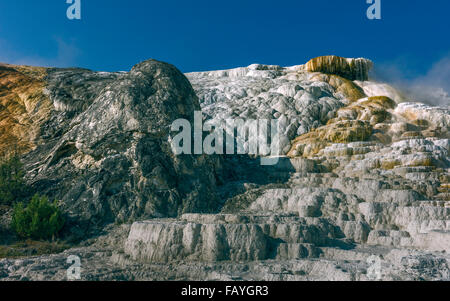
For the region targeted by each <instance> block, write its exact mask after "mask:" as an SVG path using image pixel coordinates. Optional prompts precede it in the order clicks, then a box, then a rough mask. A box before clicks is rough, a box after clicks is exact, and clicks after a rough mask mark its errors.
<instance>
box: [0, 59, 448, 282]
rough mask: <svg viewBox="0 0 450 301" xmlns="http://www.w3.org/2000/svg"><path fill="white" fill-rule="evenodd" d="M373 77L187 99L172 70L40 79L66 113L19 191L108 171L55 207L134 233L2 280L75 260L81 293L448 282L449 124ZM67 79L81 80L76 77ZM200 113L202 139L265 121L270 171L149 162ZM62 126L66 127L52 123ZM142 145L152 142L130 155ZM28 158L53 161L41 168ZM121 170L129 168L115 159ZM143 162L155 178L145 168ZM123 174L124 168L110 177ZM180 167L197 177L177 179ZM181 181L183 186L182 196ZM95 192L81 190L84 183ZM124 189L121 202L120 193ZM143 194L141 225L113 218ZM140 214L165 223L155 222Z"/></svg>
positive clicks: (67, 73)
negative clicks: (182, 285)
mask: <svg viewBox="0 0 450 301" xmlns="http://www.w3.org/2000/svg"><path fill="white" fill-rule="evenodd" d="M371 65H372V64H371V62H370V61H368V60H365V59H344V58H338V57H334V56H332V57H321V58H316V59H313V60H311V61H310V62H309V63H307V64H306V65H299V66H293V67H287V68H283V67H279V66H266V65H251V66H248V67H244V68H237V69H231V70H223V71H211V72H197V73H189V74H186V77H187V79H188V80H189V82H190V85H189V83H188V82H187V80H186V79H185V78H184V77H183V76H182V75H180V74H179V73H178V72H177V71H176V70H175V69H174V68H173V67H170V66H168V65H165V64H159V63H156V62H147V63H143V64H141V65H138V66H137V67H134V68H133V70H132V71H131V72H130V73H127V74H123V73H114V74H98V73H92V72H89V71H80V70H77V71H74V70H53V71H52V72H53V73H51V72H50V73H49V74H50V75H49V76H50V78H59V80H50V81H48V80H47V82H49V83H53V84H52V85H50V87H58V88H57V89H56V88H54V89H53V90H50V91H53V92H52V93H50V95H56V96H53V98H51V97H50V99H53V105H54V107H57V106H60V107H63V108H66V110H65V111H64V112H65V113H64V114H63V115H59V114H60V113H58V114H56V115H54V117H53V118H56V119H55V120H57V118H60V119H58V120H61V121H62V124H64V122H67V123H68V124H70V125H71V126H69V127H67V128H63V129H68V130H67V131H66V132H64V131H65V130H63V133H62V134H60V136H58V139H55V136H53V137H54V138H52V139H54V140H51V141H54V142H53V144H51V145H52V146H51V147H50V146H47V147H46V148H45V149H47V150H48V151H47V152H43V151H42V149H39V147H38V148H37V149H35V150H33V151H32V152H30V153H27V154H26V155H25V157H24V158H25V159H26V160H30V162H34V163H33V164H34V165H35V166H40V168H41V172H40V173H36V174H33V169H30V174H29V177H30V181H31V182H32V183H33V179H34V177H37V178H39V179H43V178H44V177H45V178H46V179H47V180H46V181H50V179H52V177H54V178H58V177H59V175H60V174H64V172H65V171H66V170H67V169H66V167H65V166H71V167H70V170H76V171H77V172H79V170H84V172H85V173H87V174H88V175H90V174H91V173H92V174H93V173H94V171H95V173H97V174H98V173H99V172H104V170H106V171H108V172H110V173H112V174H113V175H114V174H116V171H117V170H122V171H123V173H121V174H120V175H118V176H117V177H115V178H114V179H115V180H113V181H106V183H109V184H108V185H106V187H107V188H108V187H112V188H113V189H112V188H111V189H109V190H108V189H106V191H108V193H105V194H102V192H104V191H105V190H104V188H103V189H95V187H96V186H95V185H91V184H89V185H90V186H88V185H86V186H83V189H81V188H80V190H84V189H86V187H90V188H91V187H92V190H89V191H91V194H89V195H88V194H84V193H81V194H80V195H82V197H78V198H69V197H67V198H65V199H64V200H65V202H66V204H68V205H67V206H68V207H66V208H71V209H70V210H73V211H74V212H78V214H79V212H91V211H90V209H88V208H89V206H84V205H83V206H78V207H71V206H73V205H71V204H78V202H80V201H79V200H83V202H86V203H87V204H89V203H92V204H94V205H95V206H99V208H102V206H105V205H104V204H105V203H108V204H118V203H120V204H124V205H123V206H119V205H118V207H117V208H121V209H120V210H119V211H111V212H114V214H116V212H120V216H121V217H122V216H131V217H133V218H137V219H138V221H136V222H134V223H130V222H127V220H126V219H125V220H124V221H125V224H124V225H122V226H113V225H110V226H108V227H106V228H105V234H104V235H103V236H100V237H96V238H93V239H91V240H88V241H85V242H83V243H82V244H81V245H80V246H79V247H78V248H74V249H71V250H68V251H65V252H64V253H62V254H57V255H52V256H44V257H35V258H27V259H23V260H21V261H17V260H0V279H1V277H3V278H4V279H53V280H59V279H64V277H65V274H64V273H65V268H67V264H65V263H64V262H65V259H66V258H67V256H68V255H69V254H74V255H79V256H80V257H81V259H82V264H83V269H84V270H83V275H82V277H83V279H91V280H99V279H108V280H112V279H116V280H117V279H120V280H142V279H145V280H187V279H189V280H376V279H378V280H450V269H449V264H450V263H449V260H450V191H449V187H450V183H449V179H450V173H449V172H450V169H449V168H450V159H449V150H450V134H449V127H450V110H449V108H447V107H431V106H427V105H425V104H420V103H416V102H413V100H409V102H405V99H404V97H403V96H402V93H401V92H399V91H397V90H396V89H394V88H393V87H390V86H389V85H388V84H386V83H377V82H373V81H370V80H369V77H368V70H369V69H370V67H371ZM154 68H155V69H154ZM74 72H75V73H74ZM80 72H81V73H82V74H83V77H80V76H78V75H76V74H79V73H80ZM51 74H53V77H51V76H52V75H51ZM56 74H59V75H58V76H57V77H56ZM74 76H75V78H78V79H79V81H78V83H80V84H81V83H83V84H85V83H90V84H89V85H87V86H88V87H91V88H90V89H91V90H90V91H91V93H90V94H89V95H92V97H91V98H89V101H88V102H79V101H80V98H77V97H75V96H70V97H69V96H68V97H66V98H63V97H62V96H61V95H65V93H68V92H65V91H71V93H72V94H70V95H80V94H79V93H81V91H84V90H83V89H84V88H83V89H81V88H79V89H80V90H78V88H76V87H77V84H76V83H77V81H73V80H70V81H69V79H67V78H71V77H74ZM99 78H101V80H100V79H99ZM174 78H175V79H174ZM63 79H64V80H63ZM86 79H90V80H86ZM66 80H67V81H66ZM69 82H70V84H69ZM97 82H100V83H101V85H100V84H99V83H97ZM63 83H65V84H63ZM162 83H164V84H162ZM191 85H192V87H193V90H192V89H191V88H190V86H191ZM80 87H81V86H80ZM94 87H95V89H94ZM150 87H151V88H150ZM47 89H48V88H47ZM180 89H181V90H180ZM179 91H184V92H179ZM193 91H195V94H194V92H193ZM184 97H188V98H187V99H185V98H184ZM197 97H198V103H197ZM159 99H163V100H164V101H167V103H168V104H170V105H169V106H164V107H163V108H164V110H163V109H161V108H160V107H157V109H156V111H157V112H158V113H157V114H156V113H155V108H154V102H156V103H157V104H159V102H158V100H159ZM55 100H58V101H56V102H55ZM183 101H184V104H183V105H182V106H180V102H183ZM75 104H76V105H75ZM125 104H126V105H125ZM200 107H201V110H202V112H203V115H204V119H205V122H211V123H213V124H216V125H220V124H222V123H223V121H224V120H226V119H229V118H242V119H244V120H248V119H278V120H279V121H280V124H281V131H280V132H279V139H280V141H281V144H282V147H281V149H280V152H279V153H278V154H277V155H278V156H279V161H278V163H277V164H276V165H274V166H261V165H260V161H259V160H258V158H257V157H256V156H247V155H239V156H238V155H229V156H222V157H220V158H219V159H217V158H215V157H208V156H190V155H180V156H173V155H170V153H166V152H164V156H162V155H160V154H161V151H162V150H165V149H166V148H164V145H165V143H166V139H165V137H166V132H165V131H164V130H163V129H164V128H165V126H167V125H168V124H169V120H170V119H173V118H175V117H177V116H184V118H187V119H189V120H192V116H191V117H189V116H190V115H191V114H192V112H193V110H194V109H195V108H200ZM67 108H73V109H74V110H75V113H73V112H72V110H69V109H67ZM75 108H76V109H75ZM80 108H81V109H80ZM113 108H117V109H115V110H114V109H113ZM78 110H81V112H79V111H78ZM135 110H138V111H139V112H136V111H135ZM69 112H72V113H71V114H74V115H71V116H74V117H73V119H64V118H63V117H58V116H69V115H68V114H69ZM77 112H78V113H77ZM77 114H80V115H77ZM76 116H79V117H76ZM118 116H126V118H125V117H124V118H118ZM157 116H158V118H157ZM159 116H163V117H159ZM164 116H169V117H168V118H167V121H166V119H164V118H165V117H164ZM131 117H133V118H131ZM65 118H68V117H65ZM160 119H161V120H162V121H160ZM50 120H52V119H50ZM64 120H67V121H64ZM123 120H127V122H126V123H121V121H123ZM133 120H136V122H137V123H134V121H133ZM132 121H133V122H132ZM54 126H55V127H56V124H54ZM155 127H157V128H158V129H159V131H156V132H157V133H158V134H154V133H153V132H152V130H153V129H154V128H155ZM59 128H61V126H60V127H59ZM111 128H117V130H115V131H114V132H113V131H111V130H110V129H111ZM44 129H46V128H44ZM119 130H120V131H119ZM44 132H45V131H44ZM125 133H126V135H125ZM159 133H161V134H159ZM162 133H164V134H162ZM55 135H56V134H55ZM118 135H119V136H118ZM141 135H144V136H146V137H147V138H148V139H144V138H142V136H141ZM255 135H256V136H257V133H252V132H250V133H249V136H255ZM136 136H138V138H136ZM155 136H156V137H155ZM131 137H133V138H132V139H131V141H130V142H128V140H127V139H129V138H131ZM161 137H164V139H163V138H161ZM119 138H121V139H119ZM122 138H123V139H125V140H122ZM117 139H119V140H117ZM142 139H144V140H145V141H147V140H150V141H151V142H152V143H150V142H149V143H148V144H144V145H143V147H142V148H139V147H138V145H139V143H140V141H142ZM90 141H92V143H91V142H90ZM103 141H107V142H108V143H104V142H103ZM155 141H158V143H156V142H155ZM100 142H101V143H100ZM70 145H72V146H70ZM124 145H125V146H126V147H124ZM158 145H159V147H157V146H158ZM144 146H145V147H144ZM151 146H152V147H151ZM149 149H150V150H152V151H151V152H149V151H148V150H149ZM50 150H52V151H50ZM58 150H59V151H58ZM138 150H139V151H138ZM136 151H138V152H137V153H136V154H135V152H136ZM39 153H43V154H46V155H48V154H52V156H53V157H52V156H50V157H48V159H47V160H42V161H41V158H43V156H39V155H38V154H39ZM106 154H108V155H106ZM109 154H110V155H109ZM142 154H145V158H146V159H145V160H143V161H142V160H139V158H140V156H142ZM80 157H82V159H77V158H80ZM122 157H125V158H127V160H125V161H122V160H119V161H114V160H115V159H114V158H122ZM155 157H156V159H155ZM32 158H34V159H32ZM52 158H56V159H52ZM87 158H89V159H87ZM113 159H114V160H113ZM108 160H112V161H111V162H110V163H108V164H107V165H105V164H106V163H107V162H108ZM153 161H156V162H159V164H160V165H161V166H160V165H158V166H155V167H153V165H152V168H150V169H147V168H146V166H147V165H146V164H150V162H153ZM39 162H46V164H44V165H43V164H42V163H39ZM76 162H78V163H76ZM83 162H84V163H83ZM121 162H122V163H123V162H131V163H130V165H131V166H133V167H131V166H130V167H127V168H119V169H118V167H120V166H121V164H120V163H121ZM167 162H170V164H168V163H167ZM192 162H195V164H194V163H192ZM136 164H137V170H140V172H139V173H137V174H139V175H140V177H141V176H142V177H144V178H145V179H144V180H142V181H143V182H144V183H148V182H151V181H156V182H153V184H152V185H153V186H152V187H153V189H150V190H145V189H144V190H142V189H141V188H140V187H141V186H139V185H138V183H141V182H140V181H139V180H135V182H133V181H131V180H128V179H129V176H128V173H130V171H133V175H136V173H134V172H135V171H134V170H135V168H136ZM196 164H197V165H196ZM29 166H33V165H32V164H30V165H29ZM172 166H173V167H172ZM192 166H199V167H198V170H197V171H196V172H191V171H192V169H191V168H192ZM107 167H109V168H107ZM46 170H52V173H46ZM167 170H169V173H167ZM171 170H175V172H170V171H171ZM146 171H151V172H150V173H145V172H146ZM80 172H81V171H80ZM42 173H43V174H44V175H45V176H41V174H42ZM38 174H39V176H38ZM100 174H101V173H100ZM106 174H108V173H106ZM141 174H142V175H141ZM156 174H157V175H159V176H154V177H153V176H150V175H156ZM185 174H189V175H190V176H191V177H193V178H194V179H195V180H190V181H191V182H189V183H191V184H189V185H187V186H185V184H184V183H185V182H184V181H185V180H186V178H185V177H184V175H185ZM33 175H34V176H33ZM69 175H72V174H71V173H69ZM146 175H148V176H146ZM175 178H176V179H177V180H173V179H175ZM93 179H95V178H92V179H91V180H89V181H88V180H87V182H86V183H94V184H95V183H96V182H95V180H93ZM123 179H125V180H123ZM158 179H166V181H165V182H164V181H162V180H158ZM157 180H158V181H157ZM172 181H173V182H175V183H176V184H174V186H171V185H167V186H168V188H165V189H166V191H176V192H177V193H178V194H175V195H176V196H177V198H176V201H173V199H172V198H171V197H170V196H171V195H172V194H170V193H169V194H158V193H157V191H158V188H162V187H166V185H165V184H164V183H172ZM47 183H48V182H47ZM63 183H64V181H63ZM100 183H105V182H104V181H101V182H100ZM111 183H112V184H111ZM123 183H125V184H123ZM48 185H49V187H53V186H52V184H51V183H48ZM134 185H136V188H133V191H134V189H136V192H134V194H131V196H133V197H129V196H130V194H125V193H124V192H123V191H127V189H131V188H125V187H135V186H134ZM149 185H150V184H149ZM100 187H105V186H100ZM52 189H55V188H52ZM52 189H49V190H48V191H52ZM192 189H194V190H193V191H194V192H192ZM69 191H71V190H69ZM204 191H206V192H207V193H205V192H204ZM98 192H100V195H102V197H96V196H98ZM183 193H184V194H183ZM55 195H58V194H56V193H55ZM68 195H69V196H70V195H71V194H68ZM117 195H122V196H123V199H122V200H123V203H121V202H119V201H117ZM135 195H138V196H139V197H135ZM154 195H156V196H161V197H160V198H158V199H157V200H156V201H150V200H148V201H147V202H149V203H150V204H152V206H153V207H151V209H152V210H149V212H150V213H152V214H149V215H148V216H146V215H145V214H141V215H134V214H131V213H127V214H125V213H123V214H122V212H127V210H129V211H131V212H136V210H137V209H136V210H135V209H134V208H141V202H142V199H144V198H156V196H155V197H154ZM185 195H188V196H189V197H188V198H187V200H188V201H186V197H184V196H185ZM92 196H94V198H92ZM141 198H142V199H141ZM77 200H78V201H77ZM112 200H114V202H113V201H112ZM186 202H187V204H195V206H194V205H192V206H190V205H189V206H188V205H186ZM174 204H177V206H175V205H174ZM95 206H94V207H95ZM110 206H111V208H115V207H114V206H112V205H110ZM148 206H150V205H148ZM166 206H167V207H166ZM144 207H146V206H144ZM146 208H147V207H146ZM154 208H170V210H168V211H165V213H168V212H173V213H174V214H166V215H165V216H164V215H163V214H160V215H158V214H155V212H156V211H155V210H154ZM175 208H177V209H175ZM180 208H181V209H180ZM121 210H122V211H121ZM208 210H210V211H209V212H206V213H205V211H208ZM214 210H215V211H214ZM158 212H161V210H159V211H158ZM176 213H180V214H179V215H177V214H176ZM98 216H100V217H102V216H104V215H98ZM89 217H90V218H91V216H89ZM147 217H152V218H147ZM109 220H111V219H109ZM377 261H378V263H379V265H378V264H375V263H376V262H377Z"/></svg>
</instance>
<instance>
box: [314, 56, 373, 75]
mask: <svg viewBox="0 0 450 301" xmlns="http://www.w3.org/2000/svg"><path fill="white" fill-rule="evenodd" d="M372 67H373V63H372V61H370V60H368V59H363V58H358V59H347V58H343V57H339V56H335V55H328V56H320V57H316V58H313V59H311V60H310V61H309V62H308V63H306V71H308V72H321V73H325V74H334V75H338V76H342V77H344V78H346V79H349V80H362V81H365V80H368V79H369V70H370V69H371V68H372Z"/></svg>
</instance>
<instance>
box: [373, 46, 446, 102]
mask: <svg viewBox="0 0 450 301" xmlns="http://www.w3.org/2000/svg"><path fill="white" fill-rule="evenodd" d="M403 67H404V66H401V65H398V64H395V63H394V64H389V65H381V66H375V70H374V74H373V76H374V77H375V78H376V79H379V80H382V81H385V82H388V83H389V84H391V85H392V86H394V87H395V88H397V89H399V90H401V92H402V93H403V94H404V95H405V97H406V98H407V99H408V100H409V101H418V102H423V103H426V104H430V105H434V106H441V107H450V95H449V94H450V54H449V55H448V56H446V57H445V58H443V59H441V60H440V61H438V62H436V63H435V64H433V65H432V67H431V68H430V69H429V70H428V72H427V73H426V74H425V75H424V76H419V77H416V78H408V76H407V72H408V71H407V69H405V68H403Z"/></svg>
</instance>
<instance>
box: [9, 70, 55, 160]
mask: <svg viewBox="0 0 450 301" xmlns="http://www.w3.org/2000/svg"><path fill="white" fill-rule="evenodd" d="M46 74H47V72H46V68H39V67H22V66H11V65H6V64H0V153H1V154H8V153H10V152H12V151H18V152H26V151H29V150H31V149H32V148H33V147H35V146H36V144H37V143H39V141H40V135H41V130H40V127H39V126H40V124H42V123H43V122H44V121H45V120H47V119H48V118H49V115H50V110H51V107H52V104H51V102H50V100H49V99H48V97H46V95H45V94H44V87H45V82H44V78H45V76H46Z"/></svg>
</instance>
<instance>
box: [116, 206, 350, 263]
mask: <svg viewBox="0 0 450 301" xmlns="http://www.w3.org/2000/svg"><path fill="white" fill-rule="evenodd" d="M185 218H188V219H189V218H190V219H192V218H193V216H190V217H189V216H188V217H185ZM197 218H198V219H200V220H202V221H204V222H214V221H215V220H214V217H212V216H211V215H209V216H203V217H202V216H197ZM222 218H223V219H222ZM222 218H221V219H222V220H221V221H220V223H204V224H200V223H193V222H186V221H173V220H167V221H166V220H152V221H143V222H135V223H134V224H133V225H132V227H131V230H130V233H129V236H128V239H127V241H126V243H125V247H124V252H125V254H127V255H129V256H130V257H131V258H132V259H133V260H137V261H141V262H147V263H167V262H173V261H184V260H189V261H201V262H216V261H236V262H244V261H245V262H246V261H257V260H266V259H275V258H277V257H280V258H286V259H298V258H303V257H302V256H317V254H318V251H317V247H320V246H343V245H346V243H345V242H343V241H341V240H340V239H341V238H343V237H344V236H343V234H342V233H341V232H340V231H339V230H338V229H337V228H336V227H335V226H334V225H332V224H330V223H329V222H328V221H327V220H325V219H299V222H298V223H271V224H251V223H245V224H242V223H225V222H226V221H225V219H227V218H228V221H231V222H236V221H239V219H240V217H230V216H228V217H227V216H224V217H222ZM291 255H292V256H293V258H291V257H289V256H291Z"/></svg>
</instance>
